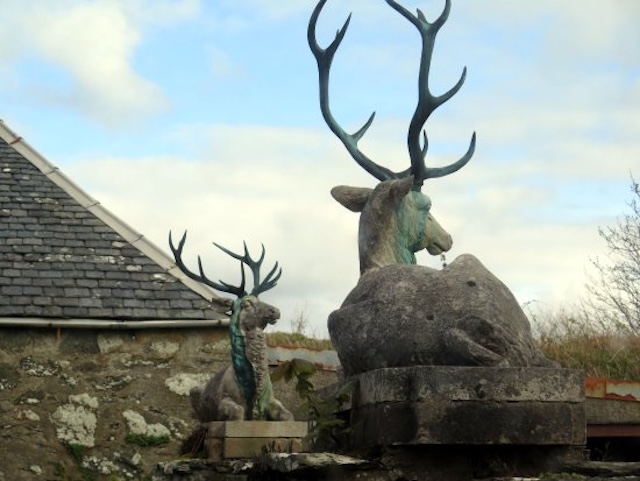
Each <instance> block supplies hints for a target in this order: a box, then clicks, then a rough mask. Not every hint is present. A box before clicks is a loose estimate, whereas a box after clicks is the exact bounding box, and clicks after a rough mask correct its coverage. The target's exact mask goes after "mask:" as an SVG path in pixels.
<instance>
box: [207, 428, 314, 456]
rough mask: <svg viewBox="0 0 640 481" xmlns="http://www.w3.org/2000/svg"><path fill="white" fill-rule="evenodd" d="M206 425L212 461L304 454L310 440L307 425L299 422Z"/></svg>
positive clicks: (208, 451)
mask: <svg viewBox="0 0 640 481" xmlns="http://www.w3.org/2000/svg"><path fill="white" fill-rule="evenodd" d="M206 425H207V442H206V445H207V453H208V458H209V459H211V460H221V459H230V458H253V457H256V456H259V455H261V454H264V453H267V452H279V453H292V452H301V451H303V440H304V438H305V437H306V436H307V423H306V422H298V421H215V422H210V423H207V424H206Z"/></svg>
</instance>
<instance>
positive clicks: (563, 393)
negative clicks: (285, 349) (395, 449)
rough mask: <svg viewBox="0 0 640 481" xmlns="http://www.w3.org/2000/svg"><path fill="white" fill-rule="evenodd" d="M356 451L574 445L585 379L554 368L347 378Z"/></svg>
mask: <svg viewBox="0 0 640 481" xmlns="http://www.w3.org/2000/svg"><path fill="white" fill-rule="evenodd" d="M351 380H356V381H357V388H356V390H355V392H354V394H353V396H352V404H351V414H350V416H351V423H350V424H351V428H352V430H353V433H354V435H353V440H354V443H355V447H365V446H388V445H403V444H406V445H422V444H425V445H429V444H432V445H439V444H466V445H540V446H580V445H583V444H584V443H585V441H586V438H585V433H586V421H585V403H584V383H583V376H582V374H581V373H580V372H578V371H573V370H566V369H552V368H485V367H450V366H415V367H410V368H390V369H378V370H375V371H370V372H367V373H363V374H360V375H358V376H355V377H354V378H351Z"/></svg>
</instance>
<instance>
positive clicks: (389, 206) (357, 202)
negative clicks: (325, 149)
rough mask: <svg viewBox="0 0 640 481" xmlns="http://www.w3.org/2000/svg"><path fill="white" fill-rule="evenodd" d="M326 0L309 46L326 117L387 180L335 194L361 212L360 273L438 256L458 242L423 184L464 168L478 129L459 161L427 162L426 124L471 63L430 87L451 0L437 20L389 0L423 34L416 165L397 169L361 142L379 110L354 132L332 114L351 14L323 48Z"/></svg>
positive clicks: (412, 127)
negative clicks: (332, 86)
mask: <svg viewBox="0 0 640 481" xmlns="http://www.w3.org/2000/svg"><path fill="white" fill-rule="evenodd" d="M326 1H327V0H321V1H320V2H319V3H318V4H317V6H316V8H315V9H314V11H313V13H312V15H311V20H310V21H309V29H308V31H307V38H308V41H309V46H310V47H311V51H312V52H313V55H314V56H315V58H316V60H317V62H318V72H319V76H320V108H321V110H322V116H323V117H324V119H325V121H326V122H327V124H328V125H329V128H330V129H331V130H332V132H333V133H334V134H335V135H336V136H337V137H338V138H339V139H340V140H341V141H342V143H343V144H344V146H345V147H346V148H347V150H348V151H349V154H351V156H352V157H353V158H354V160H355V161H356V162H357V163H358V164H359V165H360V166H361V167H362V168H363V169H364V170H366V171H367V172H368V173H369V174H371V175H373V176H374V177H375V178H376V179H378V180H380V181H382V182H380V183H379V184H378V186H377V187H376V188H375V189H368V188H359V187H348V186H337V187H334V188H333V189H332V191H331V194H332V195H333V197H334V198H335V199H336V200H337V201H338V202H340V203H341V204H342V205H343V206H345V207H346V208H348V209H350V210H352V211H354V212H361V215H360V227H359V230H360V232H359V235H358V243H359V245H358V247H359V252H360V272H361V274H364V273H365V272H367V271H369V270H371V269H376V268H380V267H383V266H386V265H392V264H415V263H416V259H415V255H414V253H415V252H417V251H419V250H422V249H427V251H428V252H429V253H430V254H433V255H437V254H440V253H442V252H444V251H448V250H449V249H450V248H451V246H452V240H451V236H450V235H449V234H448V233H447V232H446V231H445V230H444V229H443V228H442V227H441V226H440V225H439V224H438V222H437V221H436V220H435V219H434V218H433V216H432V215H431V213H430V210H431V199H429V197H427V196H426V195H424V194H422V193H421V192H420V188H421V187H422V184H423V182H424V181H425V180H427V179H432V178H436V177H443V176H445V175H449V174H451V173H453V172H455V171H457V170H459V169H460V168H462V167H463V166H464V165H465V164H466V163H467V162H469V160H470V159H471V157H472V156H473V152H474V150H475V144H476V136H475V133H474V134H473V137H472V138H471V143H470V145H469V148H468V150H467V152H466V154H464V155H463V156H462V157H461V158H460V159H459V160H458V161H457V162H454V163H452V164H450V165H448V166H446V167H427V166H426V164H425V156H426V155H427V150H428V146H429V143H428V140H427V134H426V132H425V131H424V130H423V127H424V125H425V123H426V122H427V119H428V118H429V116H430V115H431V114H432V113H433V112H434V111H435V109H436V108H438V107H439V106H440V105H442V104H443V103H445V102H446V101H447V100H449V99H450V98H451V97H453V95H455V93H456V92H457V91H458V90H459V89H460V87H462V84H463V83H464V79H465V77H466V68H465V69H464V71H463V73H462V76H461V77H460V80H459V81H458V83H457V84H456V85H454V86H453V87H452V88H451V90H449V91H448V92H446V93H444V94H442V95H439V96H435V95H433V94H432V93H431V91H430V90H429V68H430V65H431V57H432V55H433V47H434V43H435V39H436V34H437V33H438V30H440V28H441V27H442V25H443V24H444V22H445V21H446V20H447V17H448V16H449V10H450V8H451V5H450V2H449V0H447V2H446V6H445V8H444V11H443V12H442V14H441V15H440V16H439V17H438V18H437V20H436V21H435V22H433V23H429V22H428V21H427V20H426V18H425V16H424V15H423V14H422V12H421V11H420V10H418V14H417V16H414V15H412V14H411V13H410V12H409V11H408V10H407V9H405V8H404V7H402V6H401V5H399V4H398V3H396V2H395V1H393V0H386V2H387V3H388V4H389V5H390V6H391V7H392V8H393V9H394V10H396V11H397V12H399V13H400V14H401V15H402V16H403V17H405V18H406V19H407V20H409V21H410V22H411V23H412V24H413V25H414V26H415V27H416V28H417V29H418V31H419V32H420V36H421V37H422V56H421V58H420V71H419V82H418V105H417V106H416V110H415V112H414V114H413V118H412V119H411V122H410V124H409V133H408V135H407V145H408V148H409V158H410V160H411V165H410V167H409V168H408V169H406V170H403V171H401V172H393V171H391V170H389V169H387V168H386V167H383V166H382V165H379V164H377V163H375V162H374V161H373V160H371V159H370V158H369V157H367V156H366V155H365V154H364V153H363V152H362V151H361V150H360V149H359V147H358V141H359V140H360V139H361V138H362V136H363V135H364V134H365V133H366V132H367V130H368V129H369V127H370V126H371V124H372V123H373V119H374V117H375V112H374V113H373V114H371V116H370V117H369V120H367V122H366V123H365V124H364V125H363V126H362V127H361V128H360V129H359V130H358V131H357V132H355V133H353V134H349V133H347V132H346V131H345V130H344V129H343V128H342V127H341V126H340V125H339V124H338V122H337V121H336V119H335V118H334V117H333V115H332V113H331V110H330V107H329V71H330V68H331V63H332V61H333V57H334V55H335V53H336V50H337V49H338V47H339V46H340V43H341V42H342V40H343V38H344V35H345V33H346V32H347V28H348V26H349V22H350V20H351V16H349V18H348V19H347V21H346V22H345V23H344V25H343V26H342V28H341V29H340V30H338V33H337V34H336V37H335V39H334V40H333V42H331V44H330V45H329V46H328V47H327V48H326V49H322V48H321V47H320V46H319V45H318V42H317V41H316V33H315V30H316V24H317V21H318V16H319V15H320V11H321V10H322V8H323V7H324V5H325V3H326ZM421 131H422V133H423V140H422V142H421V140H420V132H421Z"/></svg>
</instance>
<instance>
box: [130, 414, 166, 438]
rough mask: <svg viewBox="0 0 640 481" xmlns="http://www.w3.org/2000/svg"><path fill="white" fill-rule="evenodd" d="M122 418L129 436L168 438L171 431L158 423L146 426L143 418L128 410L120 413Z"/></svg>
mask: <svg viewBox="0 0 640 481" xmlns="http://www.w3.org/2000/svg"><path fill="white" fill-rule="evenodd" d="M122 417H124V418H125V419H126V420H127V424H128V425H129V431H130V432H131V434H139V435H141V436H149V437H158V438H162V437H167V436H168V437H170V436H171V431H169V428H167V427H166V426H164V425H163V424H160V423H155V424H148V423H147V421H146V420H145V419H144V417H143V416H142V415H141V414H140V413H137V412H135V411H132V410H130V409H128V410H126V411H124V412H123V413H122Z"/></svg>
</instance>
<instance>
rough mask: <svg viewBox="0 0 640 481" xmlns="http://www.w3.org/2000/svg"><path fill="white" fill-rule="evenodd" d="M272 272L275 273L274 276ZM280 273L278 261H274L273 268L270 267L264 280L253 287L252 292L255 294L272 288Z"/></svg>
mask: <svg viewBox="0 0 640 481" xmlns="http://www.w3.org/2000/svg"><path fill="white" fill-rule="evenodd" d="M274 274H275V277H273V276H274ZM281 275H282V268H279V267H278V263H277V262H276V263H275V265H274V266H273V269H271V271H269V274H268V275H267V277H265V279H264V281H262V282H261V283H260V284H259V285H258V286H257V287H256V288H254V290H253V291H252V294H253V295H255V296H257V295H258V294H260V293H262V292H265V291H268V290H269V289H273V288H274V287H275V286H276V284H277V283H278V280H279V279H280V276H281ZM272 277H273V278H272Z"/></svg>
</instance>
